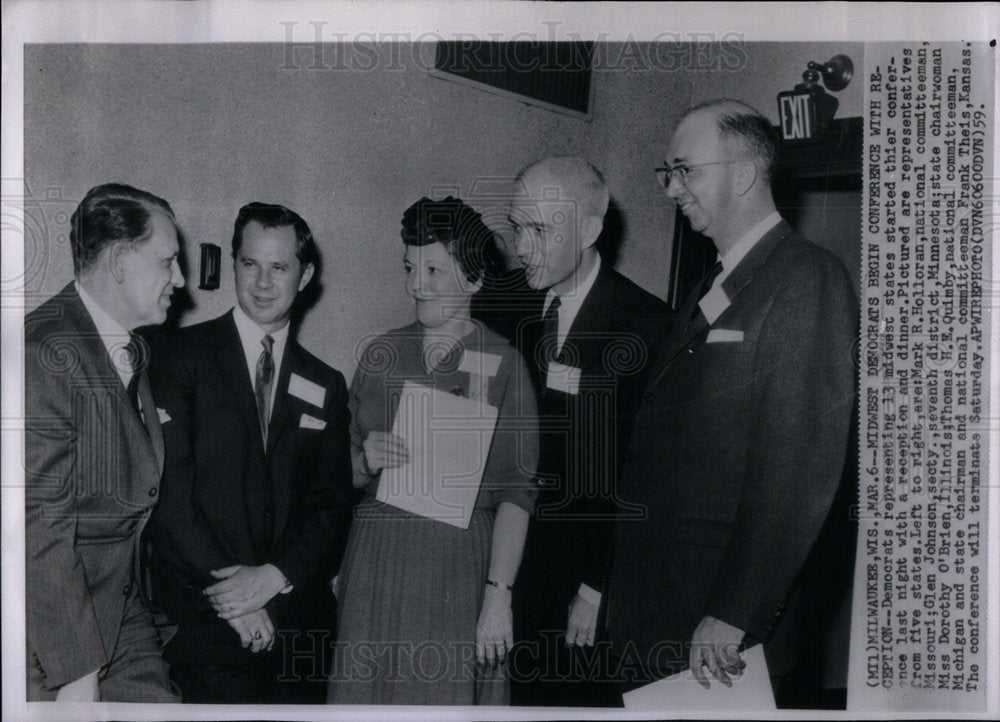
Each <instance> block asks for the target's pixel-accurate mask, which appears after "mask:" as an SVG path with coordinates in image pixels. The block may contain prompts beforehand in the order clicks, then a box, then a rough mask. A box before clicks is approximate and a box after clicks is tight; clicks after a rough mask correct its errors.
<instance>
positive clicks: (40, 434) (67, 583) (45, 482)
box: [24, 284, 163, 689]
mask: <svg viewBox="0 0 1000 722" xmlns="http://www.w3.org/2000/svg"><path fill="white" fill-rule="evenodd" d="M24 335H25V339H24V340H25V358H24V363H25V366H24V368H25V412H24V416H25V482H26V483H25V542H26V551H27V559H26V562H27V563H26V568H25V576H26V580H27V622H28V628H27V636H28V650H29V654H30V655H31V656H32V659H30V660H29V664H31V663H34V664H38V665H39V666H40V668H41V672H42V676H43V679H44V684H45V685H46V687H48V688H49V689H55V688H58V687H61V686H62V685H64V684H66V683H67V682H72V681H73V680H76V679H79V678H80V677H83V676H84V675H87V674H90V673H91V672H94V671H95V670H97V669H99V668H101V667H103V666H105V665H106V664H108V662H109V661H110V660H111V657H112V654H113V652H114V649H115V645H116V643H117V639H118V631H119V629H120V627H121V623H122V616H123V613H124V610H125V606H126V604H128V603H130V602H131V601H132V600H133V599H134V598H135V595H136V594H137V593H138V584H137V580H138V579H139V578H140V575H139V572H138V568H137V565H138V559H139V554H138V548H139V537H140V534H141V532H142V529H143V526H144V525H145V523H146V520H147V519H148V517H149V512H150V509H151V508H152V506H153V504H154V503H156V501H157V499H158V494H159V486H160V472H161V470H162V468H163V437H162V434H161V431H160V424H159V421H158V419H157V414H156V410H155V409H156V407H155V405H154V403H153V397H152V394H151V393H150V388H149V381H148V378H147V377H146V376H145V372H142V375H141V376H140V382H139V396H140V402H141V404H142V407H143V409H144V416H145V423H144V422H143V420H142V418H141V417H140V416H139V414H137V413H136V411H135V409H134V407H133V406H132V404H131V402H130V400H129V397H128V392H127V391H126V390H125V386H124V385H123V384H122V382H121V378H120V377H119V376H118V373H117V371H116V370H115V366H114V362H113V361H112V358H111V356H110V355H109V354H108V351H107V348H106V347H105V346H104V343H103V342H102V341H101V337H100V335H99V334H98V331H97V327H96V326H95V325H94V322H93V320H92V319H91V317H90V314H89V313H88V312H87V309H86V307H85V306H84V305H83V302H82V301H81V300H80V296H79V295H78V294H77V292H76V290H75V289H74V287H73V284H70V285H68V286H66V287H65V288H64V289H63V290H62V291H61V292H60V293H59V294H58V295H56V296H54V297H53V298H51V299H49V300H48V301H46V302H45V303H43V304H42V305H41V306H39V307H38V308H37V309H35V310H34V311H32V312H31V313H29V314H28V315H27V316H26V317H25V334H24ZM127 341H128V339H127V338H123V339H122V341H121V345H122V348H123V349H124V346H125V344H126V342H127ZM119 362H121V359H119Z"/></svg>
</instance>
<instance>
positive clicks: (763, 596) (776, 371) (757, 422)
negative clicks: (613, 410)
mask: <svg viewBox="0 0 1000 722" xmlns="http://www.w3.org/2000/svg"><path fill="white" fill-rule="evenodd" d="M722 288H723V289H724V290H725V292H726V295H727V296H728V298H729V299H730V305H729V307H728V308H727V309H726V310H725V311H723V313H722V314H721V315H720V316H719V317H718V318H717V319H716V320H715V322H714V323H712V324H711V325H710V326H709V325H708V323H707V321H706V319H705V317H704V315H702V314H701V313H700V312H699V313H698V314H697V316H696V317H695V320H694V322H693V323H692V324H691V326H690V327H689V328H685V324H684V323H683V319H686V318H688V317H689V316H690V315H692V312H693V311H694V310H695V306H696V302H697V300H698V299H697V297H696V296H692V298H690V299H689V300H688V302H687V303H686V305H685V308H684V309H682V311H681V312H680V314H679V316H678V324H677V325H676V326H675V328H674V329H672V331H671V333H670V335H669V336H668V338H667V340H666V341H665V342H664V344H663V346H662V348H661V349H660V352H659V353H658V355H657V358H656V360H655V361H654V365H653V368H652V370H651V371H650V380H649V383H648V385H647V389H646V392H645V394H644V396H643V400H642V403H641V407H640V409H639V411H638V414H637V418H636V422H635V431H634V433H633V436H632V442H631V448H630V450H629V453H628V456H627V460H626V467H625V470H624V472H623V474H622V479H621V495H622V497H623V498H624V499H625V500H626V501H628V502H632V503H635V504H641V505H642V506H643V507H644V508H645V509H646V517H645V519H644V520H641V521H622V522H620V523H619V524H618V526H617V529H616V533H615V542H614V544H615V553H614V560H613V570H612V578H611V582H610V588H609V597H610V599H609V601H608V604H609V609H608V624H609V627H610V630H611V636H612V640H613V642H614V643H615V644H616V646H617V647H618V649H619V650H622V649H624V648H625V646H626V645H629V644H632V645H635V649H636V650H637V651H638V653H639V654H640V655H643V656H644V657H646V660H645V661H647V662H649V663H650V664H651V666H654V667H659V668H660V670H661V671H662V673H664V674H665V673H668V672H671V671H675V670H676V669H677V668H683V667H686V662H685V660H686V659H687V647H686V646H684V645H687V644H688V643H689V642H690V640H691V635H692V633H693V631H694V628H695V627H696V626H697V624H698V622H699V621H700V620H701V619H702V617H703V616H704V615H712V616H714V617H716V618H718V619H721V620H723V621H725V622H728V623H730V624H733V625H735V626H736V627H738V628H740V629H742V630H744V631H745V632H746V633H747V634H748V635H749V637H750V639H749V640H748V641H750V642H752V641H753V640H754V639H756V640H759V641H766V640H768V639H769V638H771V637H772V635H773V634H774V633H775V630H776V627H778V622H779V620H780V619H781V618H782V614H783V612H784V611H785V608H786V604H787V600H788V598H789V595H790V592H791V591H792V589H793V586H794V584H795V581H796V577H797V575H798V574H799V571H800V569H801V568H802V565H803V562H804V560H805V559H806V556H807V555H808V553H809V551H810V548H811V547H812V545H813V542H814V541H815V539H816V537H817V535H818V533H819V531H820V528H821V527H822V525H823V523H824V520H825V519H826V516H827V513H828V511H829V509H830V506H831V503H832V500H833V498H834V494H835V492H836V490H837V486H838V482H839V480H840V477H841V470H842V468H843V463H844V458H845V449H846V445H847V438H848V429H849V425H850V421H851V409H852V405H853V400H854V377H855V374H856V371H855V368H854V366H853V364H852V344H853V342H854V338H855V330H856V326H857V323H858V306H857V301H856V299H855V296H854V290H853V288H852V286H851V282H850V279H849V278H848V275H847V272H846V270H845V269H844V267H843V264H841V263H840V261H839V260H838V259H837V258H836V257H835V256H833V254H831V253H829V252H827V251H825V250H823V249H820V248H819V247H817V246H815V245H813V244H811V243H808V242H807V241H805V240H803V239H802V238H800V237H798V236H797V235H796V234H795V233H794V232H793V231H792V229H791V228H790V227H789V226H788V225H787V224H786V223H784V222H781V223H780V224H779V225H778V226H776V227H775V228H774V229H773V230H771V231H770V232H769V233H767V234H766V235H765V236H764V237H763V238H762V239H761V240H760V241H759V242H758V243H757V245H755V246H754V247H753V248H752V249H751V250H750V252H749V253H748V254H747V256H746V257H745V258H744V259H743V261H742V262H741V263H740V264H739V265H738V266H737V267H736V268H735V269H734V270H733V271H732V273H730V274H729V276H728V277H727V278H726V279H725V281H724V282H723V284H722ZM720 332H723V333H720ZM778 628H779V629H780V627H778ZM657 645H661V646H660V648H659V650H656V649H654V648H655V647H656V646H657ZM662 645H668V646H667V647H666V648H664V647H663V646H662ZM651 649H653V651H654V652H657V653H658V657H656V658H651V657H649V656H647V655H650V650H651ZM781 661H782V660H780V659H776V658H775V657H774V656H773V655H770V654H769V666H770V668H771V672H772V674H775V673H776V672H778V671H780V670H778V669H777V667H778V666H780V664H781ZM674 663H676V665H675V664H674Z"/></svg>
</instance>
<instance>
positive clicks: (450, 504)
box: [376, 381, 497, 529]
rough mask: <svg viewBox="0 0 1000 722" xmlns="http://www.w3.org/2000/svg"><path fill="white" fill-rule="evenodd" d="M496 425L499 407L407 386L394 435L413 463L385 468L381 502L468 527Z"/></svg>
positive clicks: (401, 399) (397, 414) (417, 386)
mask: <svg viewBox="0 0 1000 722" xmlns="http://www.w3.org/2000/svg"><path fill="white" fill-rule="evenodd" d="M496 422H497V408H496V407H495V406H490V405H488V404H486V403H484V402H482V401H477V400H472V399H467V398H464V397H462V396H456V395H454V394H449V393H446V392H444V391H438V390H437V389H432V388H429V387H427V386H422V385H420V384H415V383H412V382H409V381H408V382H406V384H405V385H404V386H403V391H402V394H401V395H400V398H399V407H398V409H397V411H396V420H395V421H394V422H393V425H392V433H393V434H396V435H397V436H401V437H402V438H403V439H405V441H406V448H407V449H408V450H409V452H410V460H409V462H408V463H406V464H404V465H403V466H397V467H394V468H392V469H383V470H382V476H381V478H380V480H379V486H378V494H377V495H376V498H377V499H378V500H379V501H381V502H384V503H386V504H391V505H392V506H396V507H399V508H400V509H404V510H406V511H409V512H411V513H413V514H419V515H420V516H425V517H428V518H429V519H436V520H437V521H443V522H444V523H446V524H451V525H452V526H457V527H459V528H461V529H468V528H469V520H470V519H471V518H472V510H473V509H474V508H475V505H476V496H477V495H478V494H479V486H480V484H481V483H482V480H483V469H484V468H485V467H486V459H487V457H488V456H489V453H490V445H491V444H492V442H493V431H494V429H495V428H496Z"/></svg>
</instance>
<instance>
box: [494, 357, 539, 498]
mask: <svg viewBox="0 0 1000 722" xmlns="http://www.w3.org/2000/svg"><path fill="white" fill-rule="evenodd" d="M504 361H505V362H506V363H509V364H510V366H511V372H510V373H509V374H508V375H507V379H506V386H505V388H504V393H503V398H502V400H501V402H500V412H499V415H498V417H497V428H496V432H495V433H494V435H493V445H492V447H491V449H490V458H489V464H488V466H487V474H488V475H489V478H488V480H487V483H488V489H489V492H490V494H491V495H492V498H491V499H490V503H489V506H491V507H492V508H494V509H495V508H496V507H498V506H499V505H500V504H501V503H502V502H505V501H507V502H511V503H512V504H516V505H517V506H519V507H521V508H523V509H524V510H526V511H527V512H528V513H529V514H530V513H532V512H534V510H535V499H536V497H537V496H538V487H537V485H536V483H535V472H536V471H537V468H538V409H537V406H536V402H535V390H534V388H533V387H532V385H531V377H530V376H529V375H528V368H527V366H525V364H524V360H523V359H522V358H521V355H520V354H519V353H517V351H515V350H514V349H510V353H509V354H505V357H504Z"/></svg>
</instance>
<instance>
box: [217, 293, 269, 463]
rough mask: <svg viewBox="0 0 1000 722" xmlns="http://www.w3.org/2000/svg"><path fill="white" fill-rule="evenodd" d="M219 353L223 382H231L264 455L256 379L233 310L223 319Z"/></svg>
mask: <svg viewBox="0 0 1000 722" xmlns="http://www.w3.org/2000/svg"><path fill="white" fill-rule="evenodd" d="M217 348H218V353H217V356H216V362H217V363H218V364H219V366H220V367H221V373H220V374H219V378H220V379H228V380H229V382H230V383H231V384H232V386H233V393H235V394H236V405H237V407H238V408H239V410H240V416H242V417H243V423H244V424H246V425H247V429H248V430H249V431H250V437H251V438H252V439H256V442H255V445H256V448H257V450H258V452H259V453H260V454H262V455H263V453H264V439H263V437H262V436H261V433H260V421H259V420H258V418H257V399H256V398H255V397H254V395H253V379H252V378H250V369H249V368H248V367H247V358H246V355H245V354H244V353H243V342H242V341H240V333H239V331H237V330H236V322H235V321H234V320H233V312H232V311H230V312H229V313H228V314H227V315H225V316H223V317H222V319H221V329H220V332H219V335H218V347H217Z"/></svg>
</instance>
